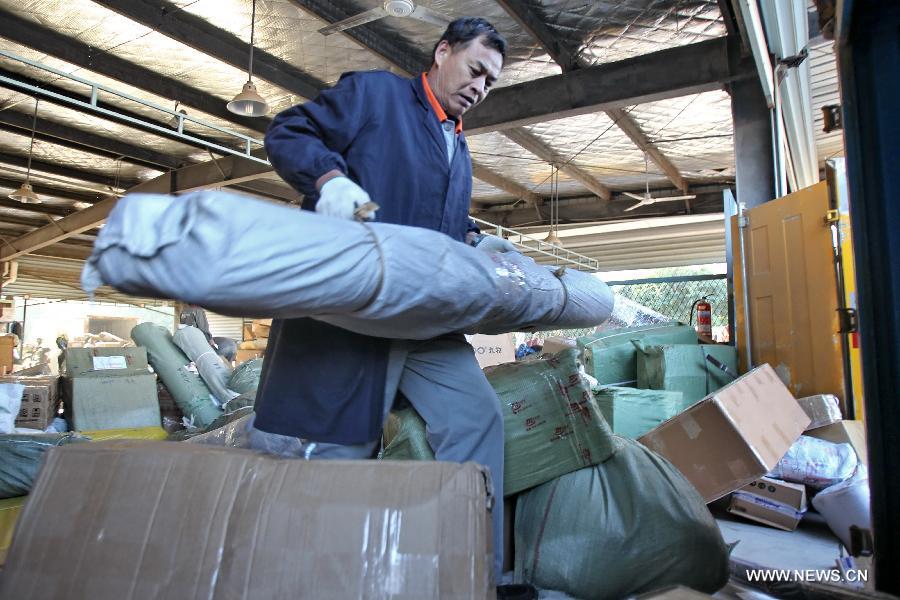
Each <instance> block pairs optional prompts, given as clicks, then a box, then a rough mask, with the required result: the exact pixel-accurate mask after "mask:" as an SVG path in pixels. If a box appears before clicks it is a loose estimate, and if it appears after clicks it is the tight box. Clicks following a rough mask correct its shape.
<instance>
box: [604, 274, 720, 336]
mask: <svg viewBox="0 0 900 600" xmlns="http://www.w3.org/2000/svg"><path fill="white" fill-rule="evenodd" d="M609 283H610V287H611V288H612V289H613V291H614V292H615V293H616V294H617V295H619V296H624V297H626V298H628V299H630V300H634V301H635V302H637V303H638V304H642V305H644V306H646V307H647V308H650V309H653V310H655V311H656V312H658V313H661V314H663V315H665V316H667V317H670V318H671V319H672V320H675V321H681V322H683V323H688V322H689V321H690V318H691V306H693V304H694V302H695V301H697V300H699V299H700V298H703V297H704V296H706V299H707V301H708V302H709V303H710V304H711V305H712V326H713V329H714V330H715V329H725V330H727V329H728V288H727V283H726V280H725V276H724V275H692V276H684V277H659V278H654V279H640V280H637V281H614V282H609ZM696 320H697V316H696V315H694V322H695V323H696Z"/></svg>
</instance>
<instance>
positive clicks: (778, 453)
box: [639, 364, 810, 502]
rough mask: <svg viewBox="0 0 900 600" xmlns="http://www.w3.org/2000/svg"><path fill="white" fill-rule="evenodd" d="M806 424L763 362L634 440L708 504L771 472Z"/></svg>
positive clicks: (792, 399) (799, 411)
mask: <svg viewBox="0 0 900 600" xmlns="http://www.w3.org/2000/svg"><path fill="white" fill-rule="evenodd" d="M809 422H810V419H809V417H808V416H807V415H806V413H805V412H804V411H803V409H802V408H801V407H800V405H799V404H797V401H796V400H795V399H794V397H793V396H792V395H791V393H790V391H788V389H787V388H786V387H785V385H784V383H782V382H781V379H779V378H778V375H776V373H775V370H774V369H772V367H770V366H769V365H767V364H766V365H762V366H760V367H757V368H755V369H753V370H752V371H750V372H749V373H747V374H746V375H743V376H741V377H739V378H738V379H736V380H735V381H734V382H732V383H730V384H729V385H727V386H725V387H723V388H722V389H720V390H719V391H717V392H715V393H714V394H711V395H709V396H707V397H706V398H704V399H703V400H701V401H700V402H698V403H697V404H695V405H693V406H692V407H690V408H689V409H688V410H686V411H684V412H683V413H681V414H679V415H677V416H675V417H673V418H671V419H669V420H668V421H666V422H665V423H662V424H661V425H659V426H658V427H656V428H655V429H653V431H651V432H649V433H648V434H646V435H645V436H643V437H642V438H640V440H639V441H640V442H641V443H642V444H644V445H645V446H647V447H648V448H650V449H651V450H653V451H654V452H656V453H657V454H660V455H662V456H663V457H665V458H666V459H668V460H669V462H671V463H672V464H674V465H675V467H676V468H677V469H678V470H679V471H681V473H682V474H683V475H684V476H685V477H686V478H687V479H688V481H690V482H691V483H692V484H693V485H694V487H695V488H697V491H699V492H700V495H701V496H703V498H704V500H706V501H707V502H712V501H713V500H716V499H717V498H721V497H722V496H724V495H725V494H728V493H730V492H733V491H735V490H737V489H739V488H741V487H743V486H745V485H747V484H748V483H750V482H752V481H754V480H756V479H758V478H759V477H761V476H763V475H765V474H766V473H768V472H769V471H771V470H772V469H773V468H774V467H775V465H776V464H777V463H778V461H779V460H781V457H782V456H784V454H785V453H786V452H787V450H788V448H790V447H791V445H792V444H793V443H794V442H795V441H797V440H798V439H799V438H800V435H801V434H802V433H803V430H804V429H806V427H807V425H809Z"/></svg>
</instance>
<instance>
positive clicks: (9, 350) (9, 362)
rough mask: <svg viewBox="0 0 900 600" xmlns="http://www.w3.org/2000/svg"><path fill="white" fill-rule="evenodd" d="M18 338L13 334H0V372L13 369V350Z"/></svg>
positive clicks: (4, 372)
mask: <svg viewBox="0 0 900 600" xmlns="http://www.w3.org/2000/svg"><path fill="white" fill-rule="evenodd" d="M17 343H18V338H17V337H16V336H14V335H0V374H3V375H5V374H6V373H11V372H12V369H13V350H14V349H15V348H16V344H17Z"/></svg>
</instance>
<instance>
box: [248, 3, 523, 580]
mask: <svg viewBox="0 0 900 600" xmlns="http://www.w3.org/2000/svg"><path fill="white" fill-rule="evenodd" d="M505 53H506V42H505V41H504V39H503V38H502V37H501V36H500V34H499V33H497V31H496V30H495V29H494V27H493V26H492V25H491V24H490V23H488V22H487V21H485V20H484V19H478V18H466V19H459V20H457V21H454V22H453V23H451V24H450V26H449V27H448V28H447V31H446V32H445V33H444V35H443V36H442V37H441V39H440V41H439V42H438V43H437V45H436V46H435V48H434V52H433V64H432V66H431V68H430V69H429V71H428V72H427V73H423V74H421V75H417V76H415V77H413V78H412V79H403V78H400V77H398V76H396V75H393V74H391V73H388V72H375V71H373V72H366V73H347V74H345V75H343V76H342V77H341V79H340V81H339V82H338V83H337V85H335V86H334V87H333V88H331V89H328V90H325V91H323V92H322V93H321V94H320V95H319V97H318V98H316V99H315V100H313V101H312V102H308V103H306V104H303V105H299V106H295V107H292V108H290V109H287V110H285V111H284V112H282V113H281V114H279V115H278V116H277V117H276V118H275V119H274V120H273V122H272V125H271V127H270V128H269V131H268V132H267V134H266V139H265V143H266V151H267V152H268V155H269V160H270V161H271V163H272V165H273V166H274V167H275V170H276V171H277V172H278V174H279V175H280V176H281V177H282V178H283V179H284V180H285V181H287V182H288V183H290V184H291V185H292V186H293V187H294V188H296V189H297V190H298V191H299V192H301V193H302V194H303V195H304V203H303V207H304V208H305V209H309V210H315V211H316V212H320V213H323V214H326V215H330V216H333V217H338V218H345V219H353V218H366V219H369V220H375V221H379V222H384V223H395V224H401V225H410V226H414V227H423V228H427V229H433V230H436V231H440V232H443V233H445V234H447V235H449V236H450V237H452V238H453V239H455V240H458V241H460V242H468V243H471V244H475V245H477V246H478V247H479V248H482V249H485V250H487V251H495V252H496V251H500V252H505V251H508V250H512V249H514V248H513V247H512V245H511V244H509V242H507V241H505V240H502V239H500V238H497V237H495V236H483V235H481V234H480V233H479V232H478V230H477V228H476V227H475V226H474V224H473V223H472V221H471V219H469V217H468V209H469V203H470V200H471V192H472V164H471V159H470V156H469V150H468V147H467V145H466V140H465V136H464V134H463V132H462V131H463V123H462V115H463V113H465V112H466V111H467V110H468V109H470V108H471V107H473V106H475V105H476V104H478V103H479V102H481V101H482V100H483V99H484V97H485V96H486V95H487V94H488V92H489V91H490V88H491V86H492V85H493V84H494V83H495V82H496V81H497V78H498V77H499V76H500V70H501V69H502V67H503V60H504V58H505ZM370 202H373V203H375V204H376V205H377V206H378V210H377V212H375V213H374V214H372V213H371V212H370V211H366V209H367V208H368V207H370V206H371V205H369V203H370ZM422 285H428V282H427V281H423V282H422ZM398 396H402V397H403V398H405V399H406V400H408V401H409V402H410V403H411V404H412V405H413V407H415V409H416V410H417V411H418V413H419V414H420V415H422V418H423V419H424V420H425V422H426V423H427V437H428V442H429V444H430V445H431V447H432V449H433V450H434V452H435V457H436V458H437V459H438V460H447V461H457V462H464V461H474V462H478V463H481V464H484V465H487V466H488V467H489V468H490V470H491V476H492V479H493V484H494V492H495V495H496V498H497V502H496V503H495V504H494V509H493V513H492V520H493V527H494V531H493V533H494V552H495V561H496V572H497V574H498V575H499V573H500V565H501V564H502V554H503V543H502V540H503V502H502V499H503V420H502V417H501V413H500V405H499V401H498V399H497V396H496V394H495V393H494V391H493V389H492V388H491V386H490V384H488V382H487V380H486V379H485V377H484V374H483V373H482V372H481V369H480V368H479V367H478V363H477V362H476V360H475V355H474V352H473V350H472V347H471V346H469V344H468V343H466V340H465V338H464V337H463V336H462V335H461V334H453V335H446V336H442V337H440V338H436V339H433V340H426V341H407V340H388V339H381V338H372V337H367V336H363V335H359V334H356V333H352V332H349V331H345V330H343V329H339V328H336V327H333V326H331V325H327V324H325V323H321V322H319V321H315V320H312V319H289V320H276V321H274V322H273V324H272V329H271V332H270V337H269V345H268V349H267V351H266V358H265V362H264V367H263V373H262V378H261V380H260V386H259V391H258V393H257V401H256V417H255V423H254V428H253V429H251V432H250V437H251V444H252V445H253V446H254V447H256V448H259V449H265V450H268V451H270V452H276V453H280V454H289V455H297V454H301V455H304V456H306V457H307V458H313V457H315V458H366V457H371V456H372V455H373V453H374V452H375V450H376V447H377V443H378V440H379V438H380V435H381V428H382V424H383V422H384V418H385V415H386V414H387V412H388V411H389V410H390V408H391V406H392V405H393V403H394V400H395V398H396V397H398Z"/></svg>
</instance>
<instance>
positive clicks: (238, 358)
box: [234, 348, 266, 364]
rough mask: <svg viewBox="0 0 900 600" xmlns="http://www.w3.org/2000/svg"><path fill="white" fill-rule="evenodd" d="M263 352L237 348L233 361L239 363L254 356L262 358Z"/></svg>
mask: <svg viewBox="0 0 900 600" xmlns="http://www.w3.org/2000/svg"><path fill="white" fill-rule="evenodd" d="M265 353H266V351H265V350H242V349H240V348H238V351H237V352H236V353H235V355H234V361H235V362H236V363H238V364H240V363H242V362H246V361H248V360H253V359H254V358H262V357H263V356H264V355H265Z"/></svg>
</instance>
